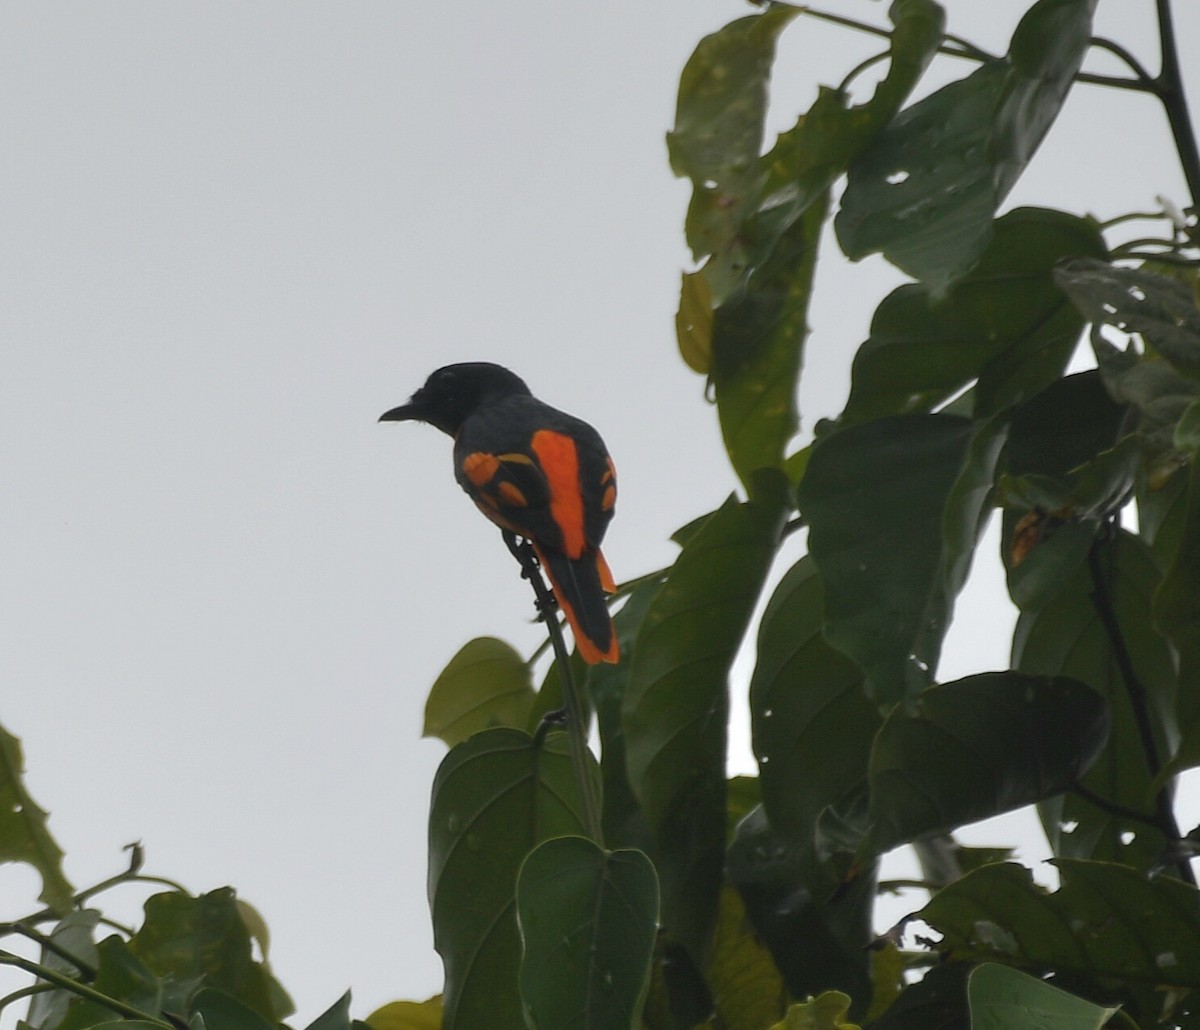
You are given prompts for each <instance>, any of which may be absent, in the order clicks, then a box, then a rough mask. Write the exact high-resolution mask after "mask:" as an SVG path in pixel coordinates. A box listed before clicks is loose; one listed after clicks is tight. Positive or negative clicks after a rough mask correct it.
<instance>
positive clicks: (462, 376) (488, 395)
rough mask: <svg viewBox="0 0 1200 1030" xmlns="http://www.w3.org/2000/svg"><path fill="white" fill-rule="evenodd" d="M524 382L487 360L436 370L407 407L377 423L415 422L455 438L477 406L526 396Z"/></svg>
mask: <svg viewBox="0 0 1200 1030" xmlns="http://www.w3.org/2000/svg"><path fill="white" fill-rule="evenodd" d="M528 395H529V387H528V386H526V385H525V382H524V380H522V379H521V377H520V376H518V375H516V374H515V373H513V372H510V371H509V370H508V369H507V368H503V367H501V366H500V365H493V364H492V363H491V362H490V361H466V362H463V363H462V364H459V365H446V366H445V367H444V368H439V369H438V370H437V371H436V372H434V373H433V374H432V375H431V376H430V377H429V378H428V379H426V380H425V385H424V386H422V387H421V389H419V390H418V391H417V392H416V393H414V394H413V395H412V398H411V399H410V400H409V402H408V403H407V404H401V405H400V407H398V408H392V409H391V411H385V412H384V413H383V414H382V415H380V416H379V421H380V422H404V421H417V422H428V423H429V424H430V425H431V426H437V428H438V429H440V430H441V431H442V432H443V433H449V434H450V435H451V436H454V435H455V434H456V433H457V432H458V430H459V429H460V428H461V427H462V424H463V422H465V421H466V420H467V418H468V417H469V416H470V415H471V413H472V412H474V411H475V410H476V409H477V408H478V407H479V406H480V405H482V404H486V403H488V402H489V401H494V400H499V399H500V398H502V397H513V396H528Z"/></svg>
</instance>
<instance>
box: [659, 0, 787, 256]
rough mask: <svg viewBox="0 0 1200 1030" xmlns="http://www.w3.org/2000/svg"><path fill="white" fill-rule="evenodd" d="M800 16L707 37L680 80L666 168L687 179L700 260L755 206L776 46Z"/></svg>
mask: <svg viewBox="0 0 1200 1030" xmlns="http://www.w3.org/2000/svg"><path fill="white" fill-rule="evenodd" d="M798 13H799V11H798V10H797V9H796V8H791V7H786V6H782V5H781V6H778V7H770V8H768V9H767V10H765V11H764V12H763V13H762V14H758V15H750V16H749V17H746V18H739V19H737V20H736V21H733V22H730V23H729V24H728V25H726V26H725V27H724V28H722V29H721V30H720V31H718V32H714V33H712V34H711V35H709V36H705V37H704V39H702V40H701V41H700V43H699V45H697V47H696V49H695V51H694V52H693V54H692V56H691V57H690V58H689V59H688V62H687V64H686V65H685V66H684V69H683V74H682V75H681V76H680V80H679V99H678V103H677V106H676V109H675V127H674V128H673V129H672V130H671V132H669V133H668V134H667V150H668V153H669V154H670V158H671V169H672V170H673V171H674V172H675V174H676V175H680V176H687V177H688V178H690V179H691V180H692V184H693V187H694V192H693V195H692V203H691V207H690V208H689V210H688V216H687V226H686V229H687V240H688V245H689V246H690V247H691V248H692V253H693V254H694V255H695V257H696V259H697V260H700V259H701V258H702V257H703V256H704V255H706V254H712V253H716V252H717V251H719V250H721V249H722V248H725V247H729V246H730V245H731V244H732V243H733V241H734V238H735V237H736V235H737V231H738V227H739V226H740V225H741V223H742V221H744V219H745V218H746V216H747V214H748V213H749V212H750V211H753V210H754V209H755V208H756V207H757V204H758V198H759V192H760V190H761V188H762V180H763V172H762V170H761V166H760V163H759V160H758V158H759V154H760V152H761V149H762V138H763V121H764V119H765V117H766V111H767V83H768V81H769V79H770V75H771V64H772V62H773V61H774V58H775V42H776V40H777V39H778V37H779V33H780V32H782V31H783V29H784V28H785V27H786V25H787V24H788V22H790V21H791V20H792V19H793V18H794V17H796V15H797V14H798Z"/></svg>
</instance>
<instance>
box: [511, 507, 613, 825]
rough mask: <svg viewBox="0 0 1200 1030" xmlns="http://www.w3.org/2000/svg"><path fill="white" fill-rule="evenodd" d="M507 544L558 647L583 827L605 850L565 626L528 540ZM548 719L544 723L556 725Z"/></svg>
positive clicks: (564, 704) (513, 540) (585, 730)
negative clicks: (519, 565) (559, 617)
mask: <svg viewBox="0 0 1200 1030" xmlns="http://www.w3.org/2000/svg"><path fill="white" fill-rule="evenodd" d="M503 535H504V542H505V544H507V545H508V549H509V550H510V551H511V552H512V554H513V557H514V558H516V559H517V561H518V562H520V564H521V575H522V576H524V577H525V579H527V580H529V583H530V585H531V586H532V587H533V595H534V598H535V599H536V601H537V609H538V611H539V612H540V613H541V615H542V617H543V620H544V621H545V623H546V630H547V632H548V633H549V634H550V642H551V644H552V645H553V646H554V659H555V664H557V665H558V674H559V676H560V677H561V678H562V687H563V709H564V713H563V714H564V716H565V718H566V723H567V743H568V750H569V751H570V754H571V767H572V770H573V771H574V774H575V782H576V786H577V787H578V788H579V799H580V803H581V805H582V807H583V826H584V830H585V832H586V833H587V835H588V836H589V837H591V838H592V840H594V841H595V842H596V843H597V844H598V845H600V847H604V831H603V828H602V824H601V822H600V800H599V798H598V797H597V796H596V783H595V780H593V778H592V775H591V767H590V765H589V764H588V756H589V755H590V754H591V751H590V750H589V748H588V742H587V726H586V725H585V723H584V718H583V704H582V702H581V701H580V698H579V692H578V688H577V687H576V685H575V677H574V676H573V675H572V673H571V656H570V654H569V653H568V652H567V645H566V643H565V642H564V641H563V635H562V626H561V625H559V622H558V619H557V618H556V617H555V614H554V613H555V609H556V608H557V605H556V604H555V601H554V595H553V594H551V593H550V590H549V589H548V588H547V586H546V583H545V581H544V580H543V579H542V573H541V569H540V568H538V561H537V554H536V553H535V552H534V549H533V545H532V544H531V543H530V542H529V541H528V540H518V539H517V537H516V535H515V534H513V533H510V532H509V531H508V530H504V531H503ZM553 721H554V720H553V719H552V718H551V717H550V716H547V717H546V719H545V720H544V722H553Z"/></svg>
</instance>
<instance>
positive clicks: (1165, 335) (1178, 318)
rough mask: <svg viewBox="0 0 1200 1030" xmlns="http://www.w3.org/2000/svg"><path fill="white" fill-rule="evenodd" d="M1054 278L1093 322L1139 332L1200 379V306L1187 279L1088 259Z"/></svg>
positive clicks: (1181, 369)
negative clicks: (1185, 282)
mask: <svg viewBox="0 0 1200 1030" xmlns="http://www.w3.org/2000/svg"><path fill="white" fill-rule="evenodd" d="M1055 278H1056V279H1057V280H1058V282H1059V284H1060V285H1061V286H1062V288H1063V289H1064V290H1065V291H1066V293H1067V295H1068V296H1069V297H1070V298H1071V300H1072V301H1074V303H1075V305H1076V306H1077V307H1078V308H1079V310H1080V311H1081V312H1082V313H1083V316H1084V318H1086V319H1087V320H1088V321H1089V322H1091V323H1093V324H1095V325H1111V326H1115V327H1116V328H1118V329H1120V330H1122V331H1123V332H1127V333H1137V334H1138V335H1140V336H1141V337H1142V339H1143V340H1145V341H1146V343H1147V344H1149V345H1150V346H1151V347H1153V348H1154V350H1155V351H1156V352H1157V353H1158V354H1160V355H1161V356H1162V357H1163V358H1165V359H1166V360H1167V361H1168V362H1169V363H1170V364H1171V366H1172V367H1173V368H1174V369H1175V370H1176V371H1177V372H1180V373H1181V374H1183V375H1185V376H1188V377H1190V378H1191V379H1193V380H1200V308H1197V306H1196V301H1195V299H1194V298H1193V296H1192V291H1191V289H1190V288H1189V287H1188V286H1187V285H1185V284H1184V283H1182V282H1180V281H1179V280H1178V279H1174V278H1172V277H1170V276H1166V275H1161V274H1159V273H1157V272H1150V271H1147V270H1145V269H1141V268H1125V267H1120V266H1116V265H1110V264H1108V263H1107V262H1105V261H1093V260H1085V259H1081V260H1078V261H1072V262H1070V263H1069V264H1067V265H1065V266H1064V267H1063V268H1061V269H1059V270H1058V272H1057V273H1056V274H1055Z"/></svg>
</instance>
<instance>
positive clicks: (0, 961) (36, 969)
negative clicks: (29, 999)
mask: <svg viewBox="0 0 1200 1030" xmlns="http://www.w3.org/2000/svg"><path fill="white" fill-rule="evenodd" d="M0 966H16V967H17V968H18V969H23V970H24V971H25V972H26V973H31V974H32V975H34V976H36V977H38V978H39V979H41V980H45V981H46V982H47V983H51V984H54V986H55V987H61V988H62V989H63V990H65V991H70V992H71V993H72V994H74V995H77V996H78V997H80V998H83V999H84V1000H85V1001H94V1002H95V1003H96V1004H97V1005H101V1006H103V1007H104V1008H106V1009H108V1010H109V1011H110V1012H115V1013H117V1015H120V1016H125V1017H126V1018H127V1019H142V1020H145V1021H146V1022H147V1023H153V1024H154V1025H155V1026H158V1027H161V1028H162V1030H175V1027H174V1026H172V1024H170V1023H167V1022H164V1021H163V1020H161V1019H159V1018H158V1017H157V1016H155V1015H153V1014H152V1013H150V1012H143V1011H142V1010H141V1009H139V1008H135V1007H134V1006H133V1005H127V1004H126V1003H125V1002H123V1001H120V1000H118V999H117V998H110V997H109V996H108V995H107V994H102V993H101V992H100V991H97V990H95V989H93V988H91V987H88V986H87V985H86V984H81V983H80V982H79V981H78V980H72V979H71V977H69V976H64V975H63V974H62V973H60V972H58V971H57V970H55V969H50V968H49V967H47V966H43V965H40V964H39V963H37V962H34V961H33V960H32V959H27V958H25V957H24V956H22V955H14V954H12V953H11V952H8V951H0Z"/></svg>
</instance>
